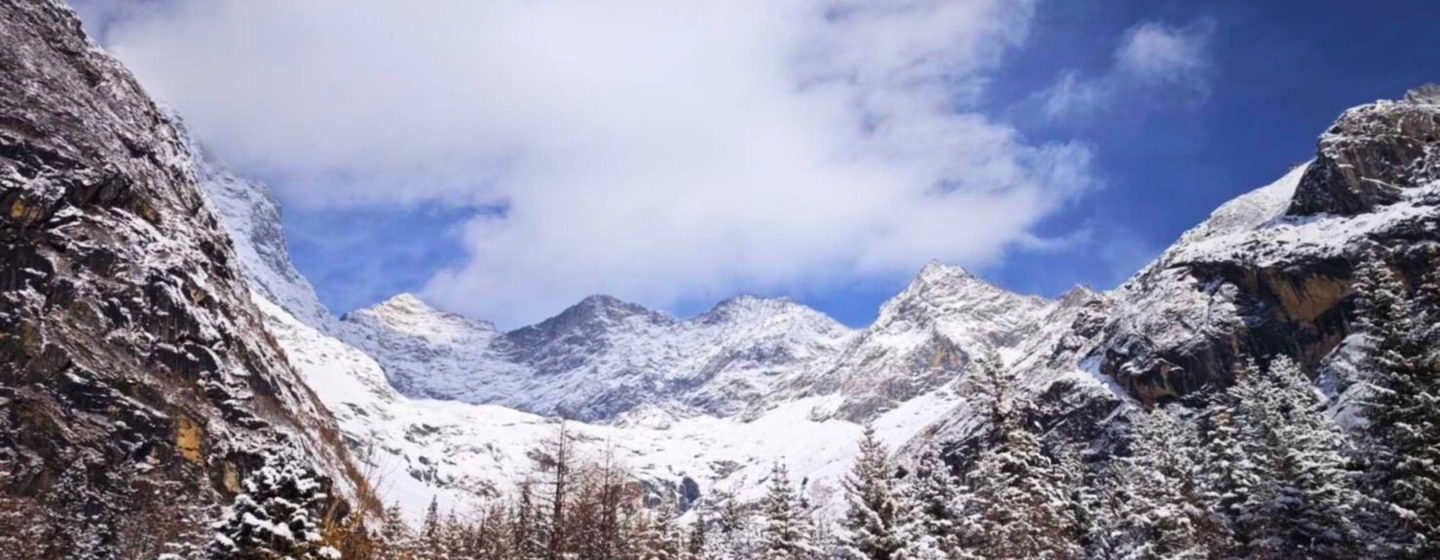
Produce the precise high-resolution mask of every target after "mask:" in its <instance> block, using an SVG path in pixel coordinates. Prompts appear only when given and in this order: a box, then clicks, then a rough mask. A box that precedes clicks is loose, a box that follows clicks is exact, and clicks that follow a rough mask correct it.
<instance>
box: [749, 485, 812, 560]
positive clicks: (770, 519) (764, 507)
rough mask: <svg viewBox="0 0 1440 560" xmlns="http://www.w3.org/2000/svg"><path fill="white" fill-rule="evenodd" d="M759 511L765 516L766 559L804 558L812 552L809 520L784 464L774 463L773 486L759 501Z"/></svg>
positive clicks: (787, 559) (800, 559)
mask: <svg viewBox="0 0 1440 560" xmlns="http://www.w3.org/2000/svg"><path fill="white" fill-rule="evenodd" d="M760 511H761V514H762V515H763V516H764V519H765V525H764V531H763V533H762V541H761V549H762V551H761V552H762V554H763V558H764V559H765V560H803V559H804V558H806V557H807V556H808V555H809V554H810V551H811V547H810V542H809V539H808V538H807V537H808V536H809V534H810V527H809V519H807V518H806V516H805V513H804V511H803V508H801V507H800V504H799V497H797V496H796V494H795V489H794V488H792V487H791V486H790V474H789V472H788V471H787V470H786V469H785V466H784V465H783V464H781V463H775V467H774V468H773V469H772V470H771V471H770V487H769V489H768V491H767V492H766V493H765V498H764V499H763V500H762V501H761V502H760Z"/></svg>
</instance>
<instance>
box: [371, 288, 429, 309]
mask: <svg viewBox="0 0 1440 560" xmlns="http://www.w3.org/2000/svg"><path fill="white" fill-rule="evenodd" d="M373 309H377V310H378V309H393V310H396V311H407V312H427V311H428V312H434V311H435V308H433V307H430V305H429V304H427V303H425V300H422V299H420V297H419V296H417V295H415V294H412V293H410V292H401V293H399V294H396V295H395V296H394V297H391V298H390V299H387V300H385V301H383V302H380V303H379V304H377V305H375V306H374V308H373Z"/></svg>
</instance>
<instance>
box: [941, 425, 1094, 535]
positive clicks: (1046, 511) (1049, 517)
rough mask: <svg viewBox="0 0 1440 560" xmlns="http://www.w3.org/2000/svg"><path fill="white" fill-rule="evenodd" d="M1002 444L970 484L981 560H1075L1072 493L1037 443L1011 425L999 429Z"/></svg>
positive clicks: (1032, 436) (977, 469)
mask: <svg viewBox="0 0 1440 560" xmlns="http://www.w3.org/2000/svg"><path fill="white" fill-rule="evenodd" d="M1000 428H1001V429H1000V434H1001V438H1000V440H999V443H998V444H997V445H995V446H994V447H992V448H990V449H988V450H986V451H985V452H984V453H983V454H982V455H981V457H980V460H979V462H978V463H977V464H976V467H975V469H974V471H973V472H971V473H970V477H969V480H970V481H971V482H972V484H973V485H974V486H975V502H974V504H975V505H974V506H973V507H974V508H975V510H976V513H977V515H978V516H979V529H980V531H981V549H980V550H977V551H976V552H977V553H979V554H980V555H981V556H983V557H985V558H996V559H1000V558H1015V559H1020V558H1028V559H1036V558H1038V559H1049V558H1073V557H1076V556H1078V555H1079V554H1080V553H1081V551H1080V546H1079V543H1078V542H1076V541H1075V540H1073V539H1072V538H1070V536H1071V534H1072V529H1073V528H1074V527H1075V526H1076V522H1075V520H1074V518H1073V516H1074V515H1073V514H1074V508H1073V507H1072V505H1071V504H1070V503H1069V500H1070V493H1069V492H1067V491H1066V489H1065V488H1064V487H1063V485H1062V484H1057V481H1060V480H1063V477H1062V476H1061V475H1060V473H1059V472H1058V469H1057V467H1056V464H1055V462H1054V461H1052V459H1051V458H1050V457H1047V456H1046V455H1045V454H1044V453H1043V452H1042V450H1041V447H1040V441H1039V438H1037V437H1036V436H1035V434H1033V433H1031V432H1030V431H1029V430H1026V429H1024V428H1022V427H1021V426H1019V425H1017V424H1016V423H1014V422H1011V423H1008V424H1007V425H1005V426H1001V427H1000Z"/></svg>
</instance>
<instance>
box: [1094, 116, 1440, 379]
mask: <svg viewBox="0 0 1440 560" xmlns="http://www.w3.org/2000/svg"><path fill="white" fill-rule="evenodd" d="M1437 137H1440V103H1437V100H1436V95H1435V93H1434V91H1433V89H1422V90H1417V91H1416V92H1412V93H1411V95H1409V96H1407V98H1406V100H1403V101H1393V102H1392V101H1381V102H1378V103H1375V104H1372V105H1365V106H1362V107H1357V108H1354V109H1351V110H1349V111H1346V112H1345V113H1344V115H1342V116H1341V117H1340V119H1339V121H1338V122H1337V123H1336V124H1335V126H1333V127H1332V128H1331V129H1330V130H1329V131H1327V132H1326V133H1325V134H1324V136H1322V138H1321V140H1320V145H1319V151H1318V153H1317V156H1316V159H1315V160H1314V161H1313V162H1311V163H1310V164H1308V165H1307V166H1306V167H1304V168H1303V169H1297V170H1296V171H1292V173H1291V175H1290V176H1287V178H1286V179H1282V180H1281V181H1280V182H1277V183H1276V184H1275V185H1273V186H1271V187H1267V188H1265V189H1262V190H1260V191H1256V192H1255V193H1252V194H1250V195H1246V196H1245V197H1241V198H1240V199H1237V200H1236V201H1234V202H1232V203H1230V204H1227V205H1226V206H1225V207H1222V208H1221V209H1220V210H1217V211H1216V213H1215V214H1214V215H1213V216H1212V217H1211V219H1210V220H1209V221H1207V222H1206V223H1205V224H1202V225H1201V226H1200V227H1197V228H1196V229H1194V230H1192V231H1191V232H1189V233H1187V234H1186V235H1185V236H1184V237H1183V238H1182V239H1181V240H1180V241H1179V242H1178V243H1177V244H1176V245H1175V246H1173V247H1172V248H1171V249H1170V250H1168V251H1166V253H1165V254H1164V255H1162V256H1161V257H1160V258H1159V259H1158V260H1157V261H1156V262H1155V263H1153V264H1151V265H1150V266H1149V267H1147V268H1146V269H1145V270H1144V271H1142V272H1141V273H1140V274H1139V275H1137V276H1136V277H1135V278H1134V279H1132V280H1131V281H1130V282H1128V283H1127V284H1126V285H1125V286H1123V287H1122V288H1121V289H1120V290H1118V291H1117V299H1118V300H1119V302H1120V304H1119V305H1118V306H1117V310H1116V311H1115V312H1114V313H1113V314H1111V316H1110V317H1109V318H1108V320H1107V322H1106V326H1105V335H1104V340H1103V342H1102V343H1101V344H1100V345H1098V346H1097V348H1096V350H1095V352H1094V354H1093V355H1094V356H1095V357H1096V358H1097V359H1099V361H1100V362H1099V363H1100V370H1101V371H1102V372H1103V373H1104V374H1107V375H1109V376H1111V377H1112V378H1114V379H1115V380H1117V381H1119V382H1120V383H1121V384H1122V385H1124V386H1125V387H1126V388H1127V389H1128V390H1129V392H1130V393H1131V394H1132V395H1133V396H1135V397H1137V398H1139V399H1140V400H1142V401H1145V402H1156V401H1164V400H1170V399H1175V398H1178V397H1182V396H1185V395H1187V394H1191V393H1195V392H1197V391H1201V390H1203V389H1206V388H1211V389H1216V388H1223V387H1226V386H1229V385H1230V383H1232V382H1233V379H1234V374H1235V372H1236V371H1237V369H1238V368H1239V367H1241V366H1242V365H1243V362H1244V361H1245V360H1247V359H1254V360H1256V361H1258V362H1259V363H1262V364H1263V363H1264V362H1265V361H1267V360H1268V359H1269V358H1270V357H1272V356H1275V355H1280V354H1284V355H1288V356H1291V357H1293V358H1295V359H1296V360H1297V361H1298V362H1299V363H1300V364H1301V365H1302V367H1303V368H1304V369H1305V370H1306V371H1310V372H1317V371H1319V370H1321V369H1323V368H1324V367H1326V364H1327V363H1328V361H1329V360H1331V359H1332V357H1333V356H1334V354H1335V352H1334V350H1336V349H1337V348H1338V347H1340V346H1341V344H1342V343H1343V342H1344V341H1345V340H1346V337H1347V336H1348V335H1349V334H1351V333H1352V332H1354V331H1355V329H1356V324H1355V321H1354V319H1353V318H1354V312H1355V309H1354V304H1355V297H1354V296H1355V294H1354V291H1353V289H1352V287H1351V281H1352V275H1353V273H1354V270H1355V267H1356V266H1357V265H1358V264H1359V263H1361V262H1364V261H1365V260H1367V259H1373V258H1379V259H1383V260H1385V261H1386V263H1387V264H1388V265H1390V266H1391V267H1392V268H1394V269H1396V270H1397V272H1399V273H1401V275H1402V276H1403V277H1405V278H1406V280H1407V282H1408V283H1410V284H1411V285H1412V286H1413V285H1415V283H1416V282H1418V281H1420V279H1421V277H1422V276H1423V275H1425V274H1427V273H1429V274H1433V272H1434V271H1436V270H1437V269H1440V249H1437V247H1440V211H1437V206H1436V205H1437V203H1440V197H1437V184H1440V182H1437V181H1440V143H1437ZM1296 174H1299V175H1298V177H1297V176H1296ZM1288 189H1293V192H1292V191H1290V190H1288Z"/></svg>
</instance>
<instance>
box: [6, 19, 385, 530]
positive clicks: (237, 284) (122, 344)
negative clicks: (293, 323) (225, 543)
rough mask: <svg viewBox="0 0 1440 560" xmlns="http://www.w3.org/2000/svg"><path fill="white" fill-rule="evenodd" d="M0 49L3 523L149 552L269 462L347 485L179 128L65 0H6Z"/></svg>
mask: <svg viewBox="0 0 1440 560" xmlns="http://www.w3.org/2000/svg"><path fill="white" fill-rule="evenodd" d="M0 51H3V52H4V53H5V55H4V62H3V63H0V255H3V256H0V271H3V273H0V277H3V280H0V501H3V502H4V504H3V507H0V509H4V510H5V512H6V521H8V522H10V525H8V526H6V527H0V533H3V534H5V535H6V536H7V537H12V536H18V535H22V534H24V535H45V536H44V537H43V538H34V539H30V538H27V539H25V541H24V545H25V547H26V552H27V553H29V554H33V556H29V555H27V556H26V557H47V558H60V557H67V558H78V557H92V558H100V557H106V558H119V557H122V556H128V557H155V556H158V555H159V554H160V553H161V552H164V551H163V550H159V549H158V548H151V549H148V550H146V549H143V544H144V543H146V542H149V543H151V544H153V545H154V546H155V547H158V546H159V544H161V543H158V542H154V541H155V539H152V538H150V537H152V536H156V535H154V534H152V532H153V531H160V530H161V526H162V523H168V524H166V525H164V527H168V528H170V529H166V530H178V529H175V528H176V527H180V526H183V525H186V524H191V527H193V528H195V529H198V528H200V527H204V523H205V522H206V521H208V518H206V517H205V515H206V514H208V513H209V512H210V511H211V510H210V508H213V507H215V506H218V505H222V504H226V503H228V502H229V501H231V500H232V499H233V497H234V495H235V493H236V492H238V491H240V490H241V486H242V484H243V483H244V482H245V481H246V480H247V477H248V476H250V475H251V474H252V473H254V472H255V471H256V470H258V469H260V468H261V466H263V465H264V464H266V462H267V461H268V460H271V459H272V458H275V457H283V458H285V459H286V460H287V461H290V462H291V464H292V465H293V466H294V467H296V468H297V469H306V470H309V469H313V470H315V471H317V472H318V473H319V474H323V475H329V477H328V478H329V482H332V483H334V484H333V486H331V485H330V484H328V483H327V484H317V485H315V486H314V487H313V488H312V489H313V491H314V492H317V493H322V494H328V495H330V496H335V495H336V493H335V492H333V491H332V490H339V491H340V492H339V493H340V494H344V495H348V496H354V495H355V492H353V490H354V489H356V488H358V487H360V486H361V485H362V484H363V481H361V480H359V479H358V477H354V478H352V477H351V475H352V474H355V472H356V471H354V469H353V465H352V463H351V462H350V461H349V459H348V454H347V453H346V451H345V448H344V447H343V446H341V445H340V444H339V437H338V429H337V427H336V424H335V422H334V419H333V417H332V416H331V414H330V412H329V411H328V410H326V408H325V406H324V405H323V404H322V403H321V399H319V398H317V397H316V395H315V393H314V392H312V391H311V390H310V388H309V386H308V385H307V384H306V382H305V380H304V379H303V378H302V377H301V375H300V374H298V373H297V372H296V370H295V369H294V368H292V367H291V366H290V365H289V364H288V363H287V360H286V359H285V353H284V352H283V350H282V348H281V347H280V346H279V345H277V344H276V343H275V341H274V340H273V339H272V338H271V337H270V336H269V335H268V334H267V331H266V325H265V324H264V323H263V322H262V317H261V314H260V312H259V311H258V310H257V308H256V306H255V305H254V303H253V302H252V298H251V297H250V290H251V287H252V286H254V285H256V284H255V283H254V282H253V280H254V278H255V277H254V276H253V275H251V277H250V280H251V281H249V282H247V278H246V276H245V275H242V270H241V268H242V267H241V266H239V265H238V261H239V260H240V259H241V258H243V257H241V256H240V255H239V254H237V251H236V250H235V248H233V247H232V243H231V242H230V237H231V236H232V235H233V234H234V231H233V230H228V231H227V229H225V228H222V227H221V225H220V223H219V221H218V220H217V218H216V212H215V209H214V208H213V206H212V205H211V204H210V201H207V199H206V198H207V197H206V196H204V195H203V194H202V192H201V189H200V188H199V186H198V184H197V183H198V181H197V177H196V175H195V173H194V171H195V165H196V162H195V161H194V160H193V159H192V157H191V154H190V153H189V151H188V150H187V143H186V141H185V139H184V137H183V133H182V132H181V131H180V130H178V129H177V127H175V126H174V125H173V123H172V122H171V121H170V119H168V118H167V116H166V114H165V113H164V112H163V111H162V110H161V109H160V108H159V107H158V106H157V105H156V104H155V103H154V102H153V101H152V100H151V99H150V98H149V97H148V96H147V95H146V93H145V91H144V89H143V88H142V87H141V85H140V84H139V82H137V81H136V80H135V78H134V77H133V76H132V75H131V74H130V73H129V71H128V70H126V69H125V68H124V67H123V66H122V65H121V64H120V63H119V62H117V61H116V60H115V59H113V58H111V57H110V56H109V55H107V54H105V53H104V52H103V51H102V50H100V48H99V47H98V46H97V45H96V44H95V43H93V42H92V41H90V39H89V38H87V37H86V36H85V34H84V32H83V31H81V26H80V22H79V20H78V19H77V18H76V16H75V13H74V12H73V11H71V10H70V9H69V8H67V7H66V6H65V5H64V4H63V3H59V2H49V1H39V0H32V1H23V2H4V3H0ZM247 192H250V191H247ZM250 194H257V195H258V194H263V192H262V191H255V192H250ZM245 208H246V211H248V212H254V213H259V214H264V213H265V211H266V209H265V207H264V206H263V204H262V205H247V206H246V207H245ZM253 223H263V221H254V222H253ZM282 246H283V245H282ZM243 249H244V250H247V251H256V252H257V254H264V248H263V247H260V246H246V247H243ZM272 260H275V261H277V262H278V261H279V260H283V259H272ZM297 278H298V277H297ZM322 497H323V496H322ZM17 520H18V522H19V523H22V525H21V526H20V527H19V528H17V526H16V525H15V523H16V522H17ZM22 530H23V531H22ZM186 530H191V529H190V528H186ZM180 536H181V535H177V534H169V535H165V534H160V535H158V537H159V538H171V537H180ZM121 545H125V546H132V547H133V548H129V549H127V550H126V551H124V552H122V551H121V550H120V549H119V547H120V546H121ZM7 554H11V553H9V552H7V553H4V554H0V556H3V555H7ZM132 554H133V556H131V555H132ZM145 554H148V556H144V555H145ZM8 557H18V556H8Z"/></svg>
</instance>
